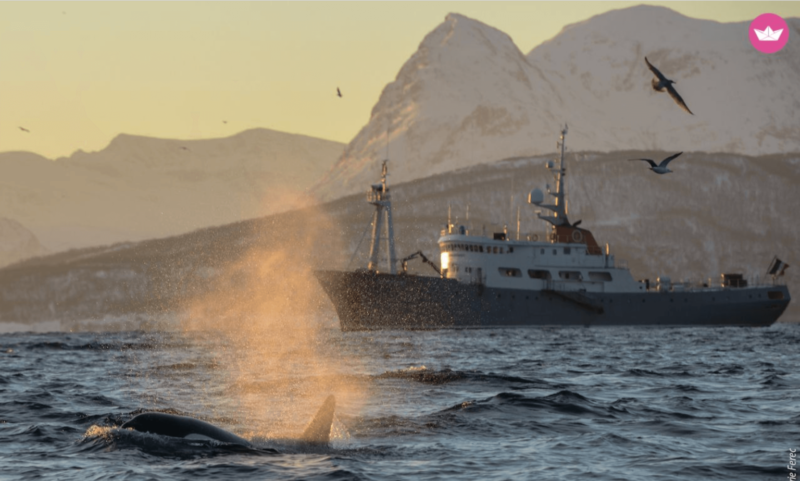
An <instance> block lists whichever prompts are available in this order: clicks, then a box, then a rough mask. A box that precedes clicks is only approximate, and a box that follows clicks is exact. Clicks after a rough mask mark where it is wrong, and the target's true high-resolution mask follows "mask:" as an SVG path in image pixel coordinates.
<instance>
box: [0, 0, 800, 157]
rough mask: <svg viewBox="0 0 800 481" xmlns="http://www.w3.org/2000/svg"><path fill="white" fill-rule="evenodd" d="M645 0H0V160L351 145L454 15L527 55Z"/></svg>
mask: <svg viewBox="0 0 800 481" xmlns="http://www.w3.org/2000/svg"><path fill="white" fill-rule="evenodd" d="M640 3H642V2H436V3H434V2H391V3H389V2H346V3H345V2H213V3H212V2H169V3H160V2H128V3H120V2H85V3H83V2H82V3H73V2H0V152H5V151H11V150H27V151H31V152H36V153H39V154H42V155H44V156H47V157H50V158H55V157H59V156H64V155H70V154H71V153H72V152H74V151H75V150H77V149H83V150H86V151H92V150H100V149H102V148H104V147H105V146H106V145H108V142H109V141H110V140H111V139H112V138H113V137H114V136H116V135H117V134H119V133H129V134H137V135H147V136H153V137H164V138H183V139H193V138H210V137H225V136H228V135H232V134H235V133H237V132H240V131H242V130H246V129H249V128H254V127H266V128H270V129H275V130H280V131H284V132H292V133H300V134H305V135H310V136H314V137H320V138H324V139H330V140H337V141H341V142H349V141H350V140H351V139H352V138H353V137H354V136H355V135H356V133H357V132H358V131H359V129H360V128H361V127H362V126H363V125H364V124H366V123H367V121H368V120H369V115H370V111H371V109H372V107H373V105H374V104H375V103H376V102H377V100H378V97H379V95H380V92H381V90H382V89H383V87H384V86H385V85H386V84H387V83H389V82H391V81H392V80H394V78H395V76H396V75H397V72H398V71H399V70H400V67H401V66H402V65H403V63H404V62H405V61H406V60H407V59H408V58H409V57H410V56H411V55H412V54H413V53H414V52H415V51H416V49H417V47H418V45H419V43H420V42H421V41H422V39H423V37H424V36H425V35H426V34H427V33H428V32H430V31H431V30H433V29H434V28H435V27H436V26H437V25H438V24H440V23H441V22H442V21H443V20H444V17H445V15H447V13H449V12H457V13H461V14H464V15H466V16H468V17H471V18H474V19H477V20H480V21H482V22H484V23H486V24H488V25H491V26H493V27H496V28H498V29H500V30H502V31H504V32H505V33H507V34H509V35H510V36H511V37H512V38H513V39H514V41H515V42H516V44H517V46H518V47H519V48H520V50H521V51H522V52H523V53H524V54H527V53H528V52H529V51H530V50H531V49H532V48H533V47H535V46H536V45H538V44H540V43H541V42H543V41H545V40H547V39H549V38H552V37H553V36H555V35H556V34H557V33H558V32H559V31H560V30H561V29H562V28H563V27H564V26H565V25H567V24H570V23H575V22H580V21H583V20H586V19H588V18H590V17H592V16H594V15H597V14H599V13H602V12H605V11H608V10H613V9H618V8H624V7H628V6H632V5H637V4H640ZM644 3H649V4H659V5H666V6H668V7H670V8H672V9H673V10H676V11H678V12H681V13H683V14H684V15H687V16H691V17H696V18H705V19H712V20H717V21H721V22H739V21H748V22H749V21H750V20H752V19H753V18H755V17H756V16H757V15H759V14H761V13H764V12H772V13H776V14H778V15H781V16H783V17H797V16H800V2H644ZM337 86H338V87H340V88H341V90H342V93H343V94H344V97H343V98H341V99H340V98H338V97H337V96H336V87H337ZM223 121H227V124H225V123H223ZM20 126H22V127H25V128H27V129H28V130H30V133H26V132H23V131H22V130H20V129H19V127H20Z"/></svg>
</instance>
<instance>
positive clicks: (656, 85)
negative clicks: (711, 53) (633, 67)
mask: <svg viewBox="0 0 800 481" xmlns="http://www.w3.org/2000/svg"><path fill="white" fill-rule="evenodd" d="M644 61H645V62H647V66H648V67H649V68H650V71H651V72H653V75H655V76H656V78H654V79H653V81H652V85H653V90H655V91H656V92H663V91H664V89H667V92H669V96H670V97H672V100H674V101H675V103H676V104H678V105H679V106H680V107H681V108H682V109H683V110H685V111H687V112H689V113H690V114H692V111H691V110H689V107H687V106H686V102H684V101H683V99H682V98H681V96H680V95H679V94H678V91H677V90H675V87H673V86H672V84H674V83H675V82H674V81H672V80H670V79H668V78H667V77H665V76H664V74H662V73H661V72H659V70H658V69H657V68H655V67H653V64H651V63H650V61H649V60H647V57H645V58H644ZM692 115H694V114H692Z"/></svg>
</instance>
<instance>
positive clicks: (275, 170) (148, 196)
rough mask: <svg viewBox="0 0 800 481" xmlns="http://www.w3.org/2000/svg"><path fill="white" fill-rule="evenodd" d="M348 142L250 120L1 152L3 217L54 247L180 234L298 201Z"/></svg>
mask: <svg viewBox="0 0 800 481" xmlns="http://www.w3.org/2000/svg"><path fill="white" fill-rule="evenodd" d="M343 147H344V146H343V144H340V143H338V142H332V141H328V140H322V139H317V138H313V137H308V136H305V135H298V134H288V133H283V132H277V131H274V130H268V129H251V130H246V131H243V132H240V133H238V134H235V135H232V136H230V137H224V138H217V139H200V140H175V139H159V138H153V137H145V136H139V135H129V134H120V135H118V136H116V137H115V138H114V139H113V140H112V141H111V142H110V143H109V145H108V146H107V147H105V148H104V149H102V150H100V151H97V152H83V151H80V150H79V151H77V152H75V153H74V154H72V155H71V156H69V157H60V158H58V159H56V160H54V161H53V160H48V159H46V158H44V157H41V156H39V155H36V154H32V153H29V152H5V153H0V217H8V218H11V219H15V220H17V221H19V222H20V223H22V224H23V225H25V226H26V227H27V228H28V229H29V230H30V231H31V232H33V233H34V234H35V236H36V237H37V238H38V239H39V241H40V242H41V243H42V244H43V245H44V246H45V247H46V248H47V249H49V250H51V251H58V250H63V249H69V248H79V247H87V246H92V245H103V244H110V243H115V242H123V241H138V240H143V239H149V238H154V237H164V236H169V235H175V234H180V233H183V232H189V231H192V230H195V229H198V228H202V227H207V226H212V225H220V224H227V223H230V222H235V221H238V220H243V219H247V218H252V217H258V216H261V215H265V214H269V213H274V212H280V211H282V210H286V209H291V208H294V207H297V206H298V205H299V204H298V202H305V199H304V198H303V197H302V196H301V194H302V193H304V192H305V190H306V189H308V188H309V187H310V186H311V185H312V184H313V183H314V182H315V181H317V180H318V179H319V178H320V177H321V176H322V175H323V173H324V172H325V171H327V170H328V169H330V166H331V165H332V164H333V162H334V160H335V159H336V157H337V156H338V155H340V154H341V152H342V149H343Z"/></svg>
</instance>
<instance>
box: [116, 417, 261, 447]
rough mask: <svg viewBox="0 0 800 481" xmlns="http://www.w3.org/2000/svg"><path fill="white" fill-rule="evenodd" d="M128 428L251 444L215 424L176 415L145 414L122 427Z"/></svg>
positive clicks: (244, 444) (175, 435)
mask: <svg viewBox="0 0 800 481" xmlns="http://www.w3.org/2000/svg"><path fill="white" fill-rule="evenodd" d="M127 428H131V429H135V430H136V431H140V432H146V433H152V434H160V435H162V436H170V437H173V438H185V437H187V436H191V435H200V436H205V437H207V438H211V439H215V440H217V441H221V442H224V443H230V444H240V445H242V446H250V443H249V442H248V441H247V440H246V439H244V438H241V437H239V436H237V435H235V434H233V433H230V432H228V431H225V430H224V429H221V428H218V427H216V426H214V425H213V424H209V423H207V422H205V421H200V420H199V419H194V418H190V417H186V416H177V415H175V414H166V413H143V414H140V415H138V416H136V417H135V418H133V419H131V420H130V421H128V422H126V423H125V424H123V425H122V429H127Z"/></svg>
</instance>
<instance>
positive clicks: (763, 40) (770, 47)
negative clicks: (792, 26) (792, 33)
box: [750, 13, 789, 53]
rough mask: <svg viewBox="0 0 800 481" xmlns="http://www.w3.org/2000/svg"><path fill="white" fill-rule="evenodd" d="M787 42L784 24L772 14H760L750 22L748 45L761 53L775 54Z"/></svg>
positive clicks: (786, 30) (787, 37)
mask: <svg viewBox="0 0 800 481" xmlns="http://www.w3.org/2000/svg"><path fill="white" fill-rule="evenodd" d="M788 41H789V28H788V27H787V26H786V22H785V21H784V20H783V19H782V18H781V17H779V16H777V15H775V14H774V13H762V14H761V15H759V16H757V17H756V19H755V20H753V21H752V22H750V43H752V44H753V47H755V49H756V50H758V51H759V52H761V53H775V52H777V51H778V50H780V49H782V48H783V46H784V45H786V42H788Z"/></svg>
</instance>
